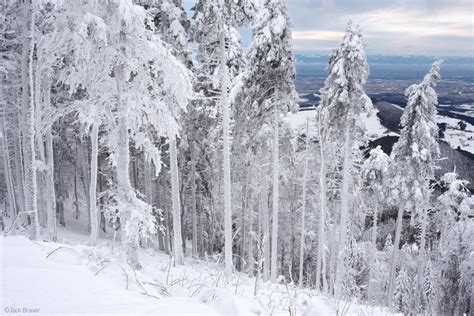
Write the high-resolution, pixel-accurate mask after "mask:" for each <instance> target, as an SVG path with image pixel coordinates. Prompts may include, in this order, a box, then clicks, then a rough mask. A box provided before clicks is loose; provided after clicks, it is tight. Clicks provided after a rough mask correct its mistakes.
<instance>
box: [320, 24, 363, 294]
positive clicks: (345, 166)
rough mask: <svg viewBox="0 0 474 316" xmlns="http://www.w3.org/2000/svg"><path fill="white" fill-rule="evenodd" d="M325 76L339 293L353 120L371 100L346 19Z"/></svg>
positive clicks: (358, 43) (357, 38)
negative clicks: (337, 149) (334, 172)
mask: <svg viewBox="0 0 474 316" xmlns="http://www.w3.org/2000/svg"><path fill="white" fill-rule="evenodd" d="M328 72H329V76H328V78H327V79H326V81H325V83H324V87H323V88H322V89H321V103H320V106H321V107H322V111H323V114H322V117H323V118H324V121H323V123H322V124H324V125H323V126H324V127H323V128H325V129H327V131H326V133H327V136H328V140H327V141H329V142H333V143H337V144H338V145H340V146H341V153H340V155H341V159H340V161H341V162H340V163H341V169H342V171H341V173H342V180H341V181H342V184H341V188H340V195H341V202H340V207H339V210H340V220H339V233H338V237H337V248H336V249H337V260H334V261H333V262H334V263H336V262H337V266H336V268H335V269H334V273H335V276H334V280H335V284H334V292H335V295H336V296H340V291H341V288H342V287H343V280H342V270H343V269H344V266H343V265H344V262H345V259H344V256H345V253H346V246H347V242H348V240H347V237H348V234H347V230H348V227H347V226H348V217H349V215H350V214H349V210H350V208H351V203H352V198H351V195H352V194H351V192H350V191H349V190H350V189H351V187H352V183H353V182H352V170H353V163H354V160H355V155H356V154H355V153H354V150H356V148H358V146H359V145H360V142H358V140H360V136H357V135H358V133H359V131H358V129H359V128H360V126H359V122H358V121H357V119H358V117H359V115H360V114H361V113H368V112H369V110H370V107H371V106H372V103H371V101H370V99H369V97H368V96H367V95H366V94H365V92H364V88H363V85H364V84H365V82H366V81H367V77H368V75H369V67H368V65H367V58H366V55H365V51H364V45H363V42H362V34H361V32H360V29H359V27H358V26H356V25H354V24H353V23H352V22H349V23H348V25H347V29H346V33H345V35H344V38H343V39H342V42H341V44H340V45H339V47H338V48H337V49H335V50H334V51H333V52H332V54H331V56H330V58H329V67H328Z"/></svg>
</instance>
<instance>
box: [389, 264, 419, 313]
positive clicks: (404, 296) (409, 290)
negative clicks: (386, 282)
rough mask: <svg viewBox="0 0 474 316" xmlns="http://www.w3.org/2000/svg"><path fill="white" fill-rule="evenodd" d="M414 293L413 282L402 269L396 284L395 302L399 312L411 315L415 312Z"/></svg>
mask: <svg viewBox="0 0 474 316" xmlns="http://www.w3.org/2000/svg"><path fill="white" fill-rule="evenodd" d="M413 291H414V289H413V280H412V279H411V278H410V276H409V275H408V273H407V271H406V270H405V269H404V268H402V269H400V272H398V275H397V278H396V282H395V292H394V293H393V302H394V306H395V307H396V308H397V310H399V311H400V312H402V313H403V314H409V313H411V312H412V311H413V303H414V302H413V294H414V293H413Z"/></svg>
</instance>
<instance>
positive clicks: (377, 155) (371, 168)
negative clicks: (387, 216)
mask: <svg viewBox="0 0 474 316" xmlns="http://www.w3.org/2000/svg"><path fill="white" fill-rule="evenodd" d="M389 163H390V157H389V156H387V154H385V153H384V152H383V151H382V149H381V148H380V146H377V148H375V149H372V150H371V151H370V156H369V158H367V160H365V161H364V164H363V166H362V170H361V172H362V179H363V181H364V184H363V185H364V188H363V190H364V193H365V196H366V198H367V199H368V204H369V207H370V208H371V211H372V212H371V215H372V220H373V224H372V240H371V242H372V248H371V255H370V260H369V270H370V272H369V284H368V289H367V293H368V295H367V297H368V300H369V301H370V300H371V298H372V286H371V284H372V282H373V270H374V265H375V262H374V260H375V253H376V251H377V220H378V214H379V209H380V208H381V207H383V206H384V204H385V202H384V201H385V198H386V191H387V189H386V188H387V187H388V186H387V184H388V179H387V176H388V168H389ZM389 236H390V235H389Z"/></svg>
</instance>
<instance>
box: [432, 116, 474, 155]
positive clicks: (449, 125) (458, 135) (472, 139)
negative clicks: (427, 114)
mask: <svg viewBox="0 0 474 316" xmlns="http://www.w3.org/2000/svg"><path fill="white" fill-rule="evenodd" d="M437 120H438V123H446V131H445V132H444V139H445V140H446V141H447V142H448V144H449V145H450V146H451V148H454V149H457V148H458V147H459V148H461V149H462V150H465V151H469V152H470V153H473V154H474V126H472V125H471V124H470V123H469V122H465V123H466V128H465V130H463V131H462V130H460V129H459V127H458V122H459V119H455V118H451V117H447V116H441V115H438V118H437Z"/></svg>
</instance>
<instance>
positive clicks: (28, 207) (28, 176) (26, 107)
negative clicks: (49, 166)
mask: <svg viewBox="0 0 474 316" xmlns="http://www.w3.org/2000/svg"><path fill="white" fill-rule="evenodd" d="M22 31H23V35H22V36H23V40H22V56H21V91H22V94H21V95H22V97H21V104H22V115H21V116H22V118H21V122H23V123H22V124H23V125H22V127H23V128H22V144H23V158H24V175H25V176H24V179H25V189H24V194H25V211H26V212H27V214H29V215H30V216H31V222H32V226H31V227H32V231H31V238H32V239H36V238H38V237H39V236H38V235H39V234H40V225H39V216H38V206H37V192H38V187H37V182H36V179H37V177H36V176H37V174H36V170H37V166H36V149H35V145H36V144H35V135H36V129H35V105H34V73H33V71H34V69H33V67H34V66H33V62H34V61H33V55H34V47H35V36H34V34H35V11H34V8H33V3H32V1H31V0H27V1H25V2H23V24H22Z"/></svg>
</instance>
